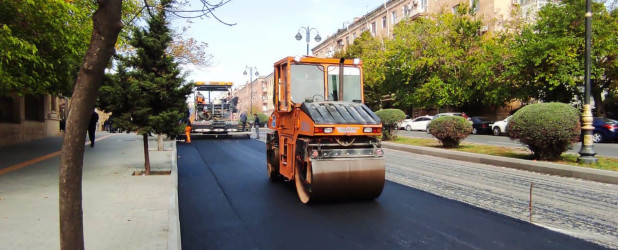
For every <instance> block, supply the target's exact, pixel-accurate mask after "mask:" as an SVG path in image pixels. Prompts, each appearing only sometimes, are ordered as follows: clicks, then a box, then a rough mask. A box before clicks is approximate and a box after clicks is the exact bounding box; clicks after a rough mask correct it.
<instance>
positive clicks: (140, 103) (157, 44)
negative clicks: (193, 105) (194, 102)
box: [99, 0, 192, 175]
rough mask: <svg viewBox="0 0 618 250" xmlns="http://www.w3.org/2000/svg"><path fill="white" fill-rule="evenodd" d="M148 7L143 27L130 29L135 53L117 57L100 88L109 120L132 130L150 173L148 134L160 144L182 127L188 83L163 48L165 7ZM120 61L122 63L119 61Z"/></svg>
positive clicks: (166, 39) (165, 1)
mask: <svg viewBox="0 0 618 250" xmlns="http://www.w3.org/2000/svg"><path fill="white" fill-rule="evenodd" d="M169 5H170V1H168V0H163V1H161V6H162V8H159V9H158V10H157V11H155V10H148V13H149V16H150V17H149V18H148V20H147V26H148V27H147V29H142V28H137V27H136V28H135V29H134V30H133V32H132V34H133V37H132V38H131V39H130V40H129V44H130V45H131V46H132V47H133V48H135V54H134V55H131V56H129V57H127V58H124V60H119V66H120V68H119V69H118V73H119V77H115V78H114V77H112V78H109V79H112V80H117V81H109V82H106V83H109V84H105V85H104V86H103V87H102V88H101V95H100V97H99V98H100V100H101V106H102V107H101V108H102V109H103V110H105V111H106V112H111V113H112V114H114V117H113V122H114V124H116V125H117V127H118V128H120V129H121V130H124V131H136V132H137V133H138V134H140V135H142V139H143V142H144V168H145V171H144V173H145V174H146V175H149V174H150V157H149V154H148V136H149V135H151V134H153V133H154V134H158V135H159V140H158V145H159V148H162V139H161V138H162V137H161V136H160V135H162V134H166V135H168V136H169V137H175V136H177V135H179V134H180V133H181V132H182V128H183V127H182V125H181V124H179V121H180V120H181V119H182V118H184V116H185V115H186V112H187V105H186V103H185V100H186V98H187V96H188V95H189V94H190V93H191V89H192V84H185V83H184V76H183V75H182V74H181V72H180V69H179V67H178V63H177V62H175V61H174V57H172V56H171V55H170V54H168V53H167V52H166V50H167V49H168V48H169V46H170V44H171V41H172V36H171V32H170V29H169V27H168V25H169V24H168V22H167V17H166V14H167V13H166V9H167V8H169ZM120 61H122V62H120Z"/></svg>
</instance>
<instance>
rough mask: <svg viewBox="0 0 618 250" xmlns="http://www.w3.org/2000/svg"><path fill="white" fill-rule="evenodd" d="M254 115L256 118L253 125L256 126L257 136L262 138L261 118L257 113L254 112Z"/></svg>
mask: <svg viewBox="0 0 618 250" xmlns="http://www.w3.org/2000/svg"><path fill="white" fill-rule="evenodd" d="M253 117H254V118H255V119H253V126H254V127H255V134H256V138H257V139H260V118H259V117H258V115H257V114H253Z"/></svg>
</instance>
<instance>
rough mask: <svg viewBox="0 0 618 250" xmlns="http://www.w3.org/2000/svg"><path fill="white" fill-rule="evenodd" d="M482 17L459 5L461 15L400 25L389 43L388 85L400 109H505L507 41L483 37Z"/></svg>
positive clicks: (406, 22)
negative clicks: (504, 74) (503, 77)
mask: <svg viewBox="0 0 618 250" xmlns="http://www.w3.org/2000/svg"><path fill="white" fill-rule="evenodd" d="M483 25H484V23H483V21H482V19H481V18H480V17H477V16H476V15H475V14H474V11H473V9H471V8H469V7H468V6H466V5H461V6H459V7H458V9H457V13H455V14H453V13H450V12H448V13H447V12H443V13H439V14H437V15H435V16H431V17H428V18H420V19H416V20H407V21H402V22H400V23H398V24H397V25H396V26H395V28H394V31H393V34H394V38H393V39H391V40H389V41H387V42H386V47H387V49H386V57H387V58H386V77H385V79H386V80H385V82H384V87H385V89H386V90H387V91H389V92H391V93H394V95H395V100H396V102H397V103H396V104H397V105H398V106H399V107H409V106H412V107H418V108H421V107H441V106H454V107H459V108H462V107H467V108H469V109H472V108H478V107H483V106H484V105H488V104H495V105H498V106H500V105H503V104H504V102H505V101H507V100H508V99H509V98H508V91H507V89H505V88H506V86H504V85H502V84H500V83H501V79H500V78H499V77H496V76H499V75H500V73H501V72H502V71H503V70H504V67H503V63H502V62H501V61H502V60H503V57H502V55H503V52H504V50H505V49H504V47H503V41H504V40H501V39H499V38H497V37H491V36H489V35H484V34H483V33H482V32H481V27H482V26H483Z"/></svg>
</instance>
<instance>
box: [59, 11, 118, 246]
mask: <svg viewBox="0 0 618 250" xmlns="http://www.w3.org/2000/svg"><path fill="white" fill-rule="evenodd" d="M98 4H99V8H98V9H97V11H96V12H95V13H94V15H93V17H92V19H93V30H92V36H91V38H90V45H89V47H88V50H87V51H86V55H85V56H84V60H83V61H82V63H81V65H80V68H79V72H78V74H77V79H76V81H75V87H74V89H73V95H72V96H71V102H72V103H71V106H70V108H69V110H68V117H67V121H66V128H65V129H66V132H65V134H64V138H63V140H62V155H61V157H60V176H59V178H60V180H59V189H60V194H59V195H60V199H59V203H60V248H61V249H71V250H81V249H84V224H83V214H82V168H83V161H84V142H85V140H86V129H87V127H88V122H89V121H90V115H91V113H92V110H93V108H94V103H95V101H96V97H97V91H98V89H99V87H100V85H101V81H102V78H103V74H104V70H105V67H106V66H107V64H108V62H109V59H110V57H111V56H112V54H113V52H114V45H115V44H116V40H117V39H118V33H119V32H120V30H121V29H122V23H121V20H120V16H121V10H122V9H121V7H122V0H98Z"/></svg>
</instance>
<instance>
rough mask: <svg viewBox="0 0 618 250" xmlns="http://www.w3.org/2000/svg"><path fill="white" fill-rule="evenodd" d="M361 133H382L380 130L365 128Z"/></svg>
mask: <svg viewBox="0 0 618 250" xmlns="http://www.w3.org/2000/svg"><path fill="white" fill-rule="evenodd" d="M363 132H364V133H382V128H371V127H366V128H363Z"/></svg>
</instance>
